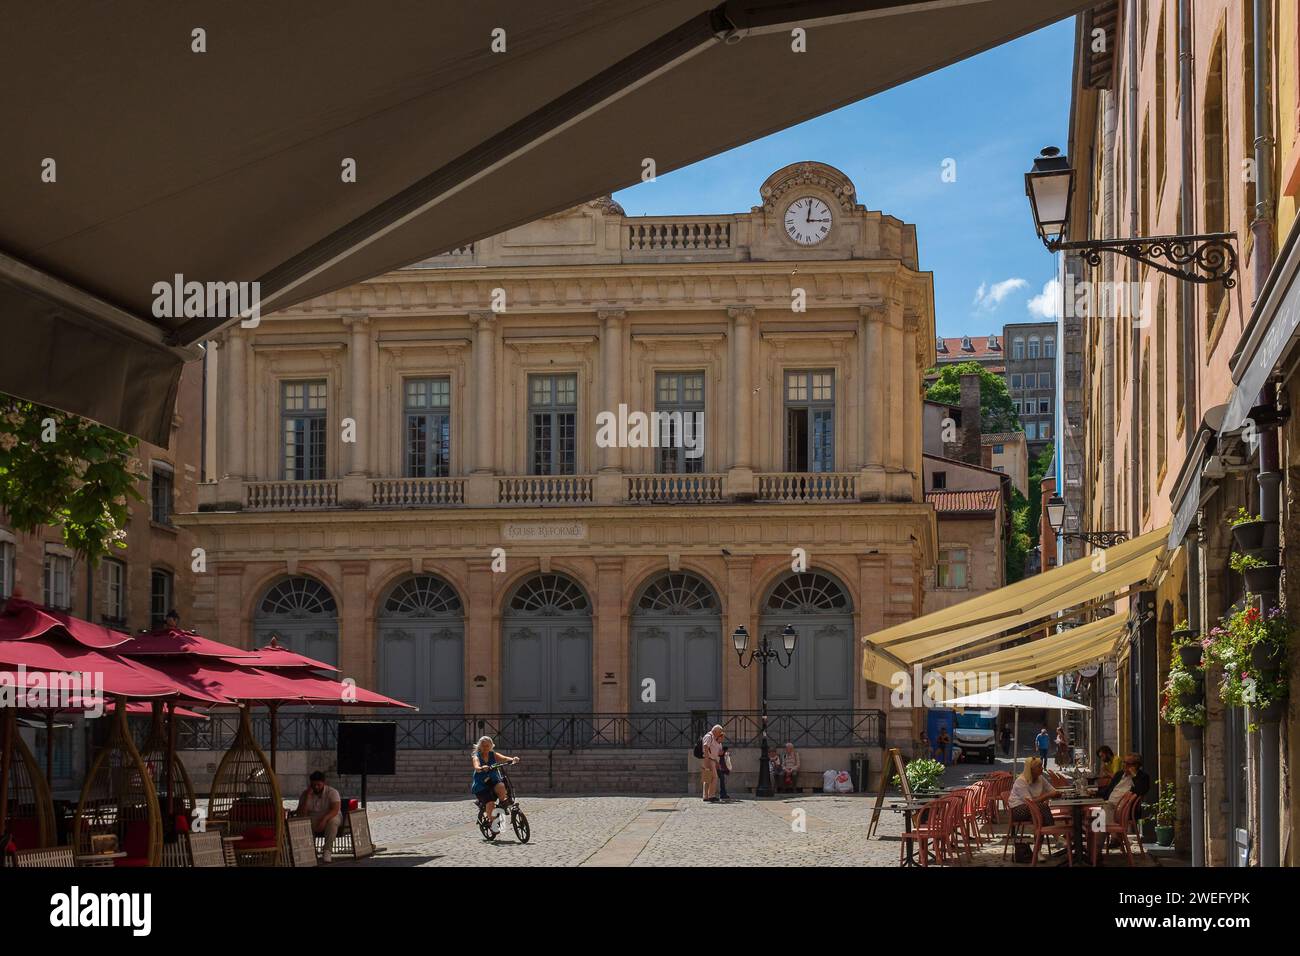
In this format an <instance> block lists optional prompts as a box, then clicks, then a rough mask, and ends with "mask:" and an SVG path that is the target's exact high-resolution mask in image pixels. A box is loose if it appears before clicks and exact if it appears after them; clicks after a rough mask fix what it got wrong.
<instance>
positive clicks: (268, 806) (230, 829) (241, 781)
mask: <svg viewBox="0 0 1300 956" xmlns="http://www.w3.org/2000/svg"><path fill="white" fill-rule="evenodd" d="M208 826H210V827H213V828H215V829H220V830H221V831H222V832H224V833H225V834H226V835H227V836H237V837H240V838H241V839H240V842H239V844H238V846H237V847H236V848H235V852H236V854H237V856H238V857H239V859H240V862H257V863H261V864H263V865H266V866H275V865H276V862H277V858H278V857H279V855H280V853H281V852H282V849H283V847H284V840H285V824H284V804H283V801H282V800H281V799H280V786H279V783H278V782H277V781H276V779H275V773H274V772H273V771H272V770H271V764H270V762H269V761H268V760H267V759H266V754H265V753H263V751H262V748H261V747H259V746H258V745H257V741H256V740H255V739H254V738H253V726H252V722H251V721H250V719H249V715H248V708H247V707H241V708H240V712H239V731H238V733H236V734H235V739H234V742H233V743H231V745H230V749H229V750H228V751H226V753H225V755H224V756H223V757H222V758H221V763H220V764H218V766H217V773H216V776H214V777H213V778H212V790H211V796H210V797H209V799H208Z"/></svg>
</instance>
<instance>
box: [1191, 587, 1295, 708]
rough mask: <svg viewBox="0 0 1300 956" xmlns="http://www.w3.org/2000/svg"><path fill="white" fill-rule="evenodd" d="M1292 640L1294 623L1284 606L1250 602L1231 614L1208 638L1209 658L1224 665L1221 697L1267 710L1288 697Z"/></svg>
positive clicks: (1242, 705)
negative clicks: (1262, 606)
mask: <svg viewBox="0 0 1300 956" xmlns="http://www.w3.org/2000/svg"><path fill="white" fill-rule="evenodd" d="M1290 640H1291V622H1290V621H1289V620H1288V619H1287V616H1286V615H1285V614H1284V613H1283V612H1282V609H1281V608H1277V607H1273V608H1269V609H1268V610H1267V611H1261V610H1260V609H1259V608H1257V607H1255V606H1254V605H1253V604H1249V605H1246V606H1244V607H1238V608H1237V609H1235V610H1233V611H1232V612H1231V613H1229V614H1228V615H1227V616H1226V617H1225V618H1224V619H1223V620H1222V621H1221V622H1220V623H1219V625H1218V626H1217V627H1215V628H1214V629H1213V630H1211V631H1210V634H1209V637H1208V639H1207V641H1206V653H1207V656H1208V658H1209V660H1210V661H1212V662H1213V663H1215V664H1218V665H1219V666H1220V667H1222V668H1223V680H1222V682H1221V683H1220V685H1219V699H1220V700H1222V701H1223V702H1224V703H1225V704H1229V705H1231V706H1233V707H1247V706H1249V707H1254V708H1256V709H1257V710H1259V711H1264V712H1269V711H1270V708H1273V707H1274V705H1276V704H1279V703H1280V702H1281V701H1283V700H1285V699H1286V696H1287V690H1288V687H1287V673H1286V668H1285V662H1286V649H1287V646H1288V645H1289V643H1290ZM1261 665H1263V666H1261Z"/></svg>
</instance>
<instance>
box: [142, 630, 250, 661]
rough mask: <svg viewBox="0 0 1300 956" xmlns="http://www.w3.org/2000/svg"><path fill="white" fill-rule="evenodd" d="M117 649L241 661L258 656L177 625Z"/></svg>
mask: <svg viewBox="0 0 1300 956" xmlns="http://www.w3.org/2000/svg"><path fill="white" fill-rule="evenodd" d="M117 652H118V653H119V654H125V655H127V656H128V657H216V658H221V659H226V660H237V661H239V662H241V663H243V662H244V658H254V657H256V656H257V652H256V651H246V650H244V649H243V648H239V647H234V646H232V645H230V644H223V643H221V642H220V641H214V640H212V638H210V637H204V636H203V635H202V634H198V633H196V632H194V631H182V630H181V629H180V628H178V627H163V628H158V629H156V630H153V631H149V632H148V633H145V634H137V635H136V636H135V637H128V638H127V640H126V643H124V644H123V645H122V646H121V647H119V648H117Z"/></svg>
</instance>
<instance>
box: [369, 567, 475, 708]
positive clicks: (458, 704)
mask: <svg viewBox="0 0 1300 956" xmlns="http://www.w3.org/2000/svg"><path fill="white" fill-rule="evenodd" d="M377 617H378V621H377V624H378V627H377V628H376V630H377V632H378V633H377V635H376V644H377V650H378V658H379V686H380V689H381V690H382V692H383V693H385V694H387V695H388V696H390V697H396V698H397V699H398V700H401V701H405V702H406V703H408V704H414V705H415V706H416V707H418V708H420V712H421V713H422V714H463V713H464V712H465V615H464V607H463V605H462V604H461V600H460V596H459V595H458V594H457V593H456V589H455V588H453V587H452V586H451V585H450V584H448V583H447V582H446V581H444V580H443V579H442V578H440V577H437V576H435V575H432V574H417V575H413V576H411V577H408V578H404V579H403V580H401V581H398V582H397V584H395V585H394V586H393V587H392V588H391V589H389V591H388V594H387V595H385V597H384V599H383V600H382V601H381V602H380V603H379V611H378V615H377Z"/></svg>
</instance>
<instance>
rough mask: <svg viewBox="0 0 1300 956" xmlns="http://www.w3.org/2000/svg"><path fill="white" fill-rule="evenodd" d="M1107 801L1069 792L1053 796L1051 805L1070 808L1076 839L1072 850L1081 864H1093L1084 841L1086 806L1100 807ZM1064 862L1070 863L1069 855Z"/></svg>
mask: <svg viewBox="0 0 1300 956" xmlns="http://www.w3.org/2000/svg"><path fill="white" fill-rule="evenodd" d="M1105 802H1106V801H1105V800H1103V799H1102V798H1101V797H1095V796H1093V797H1090V796H1086V795H1083V796H1079V795H1073V794H1069V793H1067V794H1066V795H1065V796H1062V797H1053V798H1052V801H1051V805H1052V806H1053V807H1069V808H1070V823H1071V830H1072V831H1073V834H1074V840H1073V843H1074V846H1073V850H1072V852H1073V854H1074V858H1075V860H1077V861H1078V863H1079V865H1080V866H1090V865H1091V864H1090V863H1089V862H1088V857H1087V853H1086V851H1085V849H1084V842H1083V818H1084V808H1085V807H1100V806H1101V805H1102V804H1103V803H1105ZM1064 862H1066V863H1068V862H1069V858H1068V857H1067V859H1066V860H1065V861H1064Z"/></svg>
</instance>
